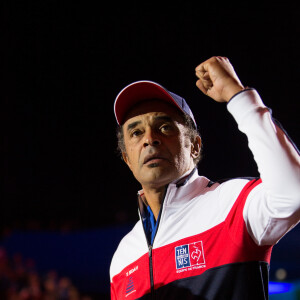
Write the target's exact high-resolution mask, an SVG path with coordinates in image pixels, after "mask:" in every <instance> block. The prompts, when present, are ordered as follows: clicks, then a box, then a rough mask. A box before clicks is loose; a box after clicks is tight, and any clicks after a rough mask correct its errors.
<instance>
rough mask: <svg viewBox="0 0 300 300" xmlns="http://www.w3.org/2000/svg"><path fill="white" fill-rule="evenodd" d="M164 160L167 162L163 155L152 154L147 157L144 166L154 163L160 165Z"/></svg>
mask: <svg viewBox="0 0 300 300" xmlns="http://www.w3.org/2000/svg"><path fill="white" fill-rule="evenodd" d="M162 160H165V158H164V157H162V156H161V155H158V154H151V155H147V156H146V157H145V158H144V165H145V164H153V163H158V162H160V161H162Z"/></svg>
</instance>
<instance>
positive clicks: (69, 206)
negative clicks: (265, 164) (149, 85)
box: [0, 0, 300, 228]
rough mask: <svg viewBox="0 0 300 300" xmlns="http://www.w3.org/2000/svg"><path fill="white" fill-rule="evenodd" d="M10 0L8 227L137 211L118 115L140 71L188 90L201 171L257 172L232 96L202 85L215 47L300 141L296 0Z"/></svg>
mask: <svg viewBox="0 0 300 300" xmlns="http://www.w3.org/2000/svg"><path fill="white" fill-rule="evenodd" d="M101 3H102V2H101ZM2 8H3V9H2V14H1V19H2V20H3V22H4V26H3V28H4V31H3V32H4V39H3V43H2V46H1V47H2V51H4V55H3V56H2V60H3V66H4V68H3V70H4V72H3V74H4V78H3V83H4V86H3V89H2V91H1V96H2V98H3V99H4V103H5V108H4V109H3V110H2V118H3V120H4V123H3V128H4V146H3V150H4V168H3V170H4V180H5V181H4V183H5V197H3V198H2V200H1V209H0V214H1V217H0V219H1V222H2V228H3V227H7V226H10V227H26V226H27V227H28V226H29V227H34V226H42V227H45V226H46V227H47V226H50V227H51V226H52V227H55V226H61V225H57V224H62V223H63V224H64V226H77V227H78V226H79V227H95V226H96V227H97V226H103V225H107V224H115V223H120V222H131V221H134V220H136V218H137V214H136V190H137V189H139V185H138V184H137V183H136V182H135V181H134V179H133V178H132V176H131V174H130V172H129V170H127V167H126V166H125V164H124V163H123V162H122V161H121V160H120V159H119V158H118V156H117V153H116V150H115V149H116V139H115V129H116V123H115V120H114V115H113V102H114V98H115V96H116V95H117V94H118V92H119V91H120V90H121V89H122V88H123V87H124V86H125V85H127V84H129V83H131V82H132V81H135V80H143V79H146V80H153V81H157V82H159V83H161V84H162V85H164V86H165V87H166V88H168V89H169V90H171V91H173V92H175V93H177V94H179V95H181V96H183V97H184V98H185V99H187V100H188V102H189V103H190V106H191V108H192V110H193V111H194V115H195V117H196V120H197V122H198V125H199V128H200V132H201V135H202V138H203V143H204V152H203V157H204V158H203V160H202V162H201V163H200V165H199V172H200V174H204V175H205V176H207V177H209V178H210V179H212V180H216V179H220V178H224V177H237V176H256V175H257V171H256V165H255V163H254V162H253V159H252V155H251V154H250V152H249V150H248V148H247V141H246V138H245V137H244V136H243V134H241V133H240V132H239V131H238V130H237V126H236V124H235V121H234V120H233V118H232V117H231V116H230V115H229V113H228V112H227V111H226V106H225V105H222V104H218V103H214V101H212V100H210V99H209V98H208V97H206V96H205V95H203V94H202V93H201V92H200V91H199V90H198V89H197V88H196V87H195V81H196V77H195V73H194V69H195V67H196V66H197V65H198V64H200V63H201V62H202V61H204V60H206V59H208V58H209V57H211V56H213V55H222V56H227V57H229V59H230V60H231V62H232V64H233V65H234V67H235V70H236V72H237V73H238V75H239V77H240V79H241V81H242V82H243V84H244V85H247V86H251V87H255V88H256V89H257V90H258V91H259V93H260V95H261V96H262V98H263V100H264V102H265V104H266V105H267V106H269V107H271V108H272V109H273V116H274V117H275V118H277V119H278V120H280V121H281V123H282V124H283V126H284V128H285V129H286V130H287V131H288V133H289V134H290V136H291V138H292V139H293V140H294V141H295V143H296V144H297V145H298V146H299V144H300V138H299V134H298V131H299V128H300V123H299V112H298V108H299V99H298V94H299V84H298V79H299V77H298V73H299V31H300V30H299V28H300V27H299V10H298V9H297V3H296V2H293V3H288V2H280V4H276V3H274V2H272V3H271V4H266V3H265V2H262V3H261V4H260V5H258V6H253V5H250V4H247V3H244V2H243V3H235V4H230V3H226V5H225V3H224V4H223V5H222V4H218V3H217V2H216V3H210V4H207V3H203V1H197V2H189V1H178V2H175V3H172V4H169V5H164V6H162V5H161V4H155V3H151V2H143V3H139V4H135V5H134V4H131V3H127V2H118V3H111V4H105V5H104V2H103V4H100V3H99V2H89V1H85V2H83V1H82V2H81V3H79V4H78V3H77V4H75V3H72V2H67V1H50V0H47V1H36V2H27V1H20V2H14V1H10V2H9V3H8V2H7V3H5V2H4V4H2ZM67 223H68V224H69V225H67Z"/></svg>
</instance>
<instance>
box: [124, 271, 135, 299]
mask: <svg viewBox="0 0 300 300" xmlns="http://www.w3.org/2000/svg"><path fill="white" fill-rule="evenodd" d="M134 292H135V289H134V283H133V279H132V277H131V276H130V277H129V278H128V281H127V284H126V291H125V297H127V296H129V295H130V294H132V293H134Z"/></svg>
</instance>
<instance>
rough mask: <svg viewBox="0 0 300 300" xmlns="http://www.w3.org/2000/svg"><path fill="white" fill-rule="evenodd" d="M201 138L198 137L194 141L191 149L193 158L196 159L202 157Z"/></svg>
mask: <svg viewBox="0 0 300 300" xmlns="http://www.w3.org/2000/svg"><path fill="white" fill-rule="evenodd" d="M201 145H202V143H201V137H200V136H199V135H197V136H196V137H195V140H194V141H192V149H191V156H192V157H193V158H194V159H195V158H197V157H198V156H199V155H200V152H201Z"/></svg>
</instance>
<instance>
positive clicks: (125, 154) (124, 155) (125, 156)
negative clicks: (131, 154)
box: [122, 152, 131, 170]
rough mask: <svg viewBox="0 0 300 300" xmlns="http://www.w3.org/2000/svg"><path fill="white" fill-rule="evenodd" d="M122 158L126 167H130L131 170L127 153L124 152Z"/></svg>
mask: <svg viewBox="0 0 300 300" xmlns="http://www.w3.org/2000/svg"><path fill="white" fill-rule="evenodd" d="M122 158H123V160H124V161H125V163H126V165H127V166H128V167H129V169H130V170H131V164H130V161H129V158H128V156H127V153H126V152H122Z"/></svg>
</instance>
